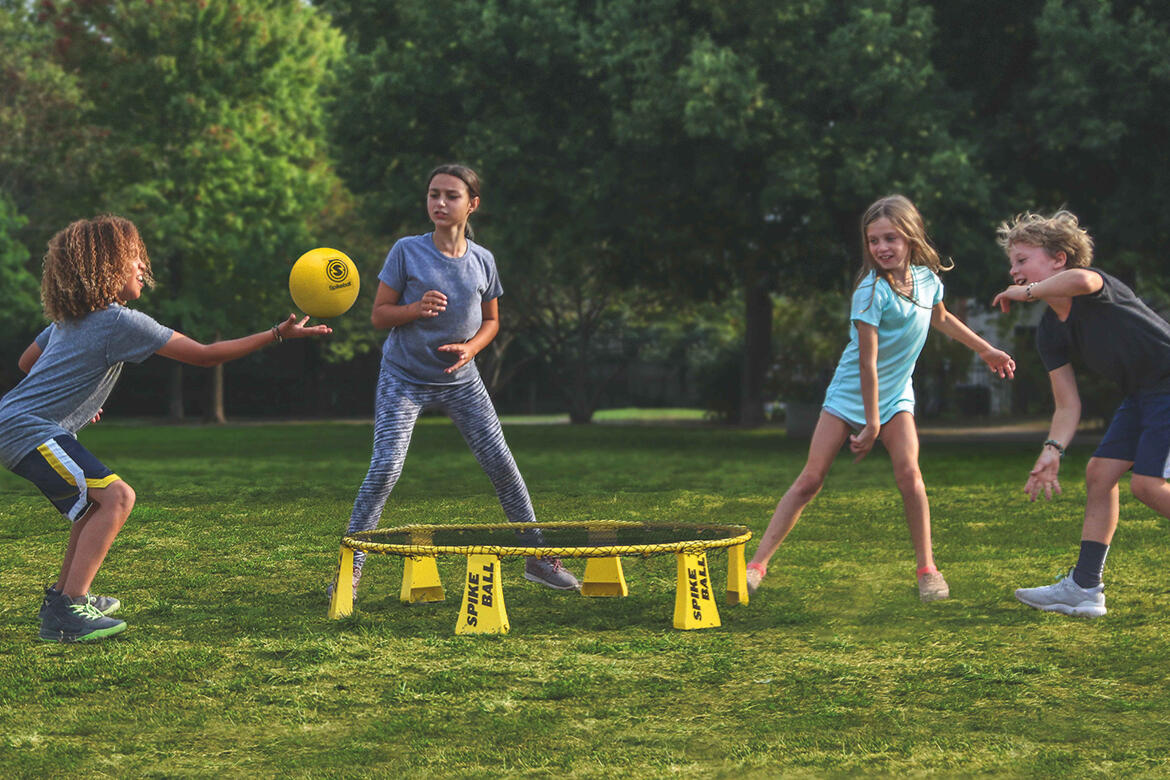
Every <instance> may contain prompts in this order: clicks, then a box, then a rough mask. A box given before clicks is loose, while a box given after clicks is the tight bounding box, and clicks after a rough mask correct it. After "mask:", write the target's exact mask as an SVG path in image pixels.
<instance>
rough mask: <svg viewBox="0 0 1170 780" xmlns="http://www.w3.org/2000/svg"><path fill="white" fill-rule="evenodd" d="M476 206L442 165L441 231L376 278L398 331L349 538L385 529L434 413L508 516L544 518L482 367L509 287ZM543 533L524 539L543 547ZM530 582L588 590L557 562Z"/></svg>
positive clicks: (434, 203) (462, 181)
mask: <svg viewBox="0 0 1170 780" xmlns="http://www.w3.org/2000/svg"><path fill="white" fill-rule="evenodd" d="M477 208H479V177H478V176H477V175H476V173H475V171H473V170H471V169H470V168H468V167H466V166H463V165H441V166H439V167H438V168H436V169H435V170H433V171H432V172H431V174H430V176H429V177H428V178H427V213H428V215H429V216H430V218H431V222H433V223H434V225H435V229H434V231H433V232H431V233H427V234H425V235H421V236H411V237H409V238H403V239H401V240H400V241H398V242H397V243H395V244H394V247H393V248H392V249H391V250H390V253H389V254H388V255H387V256H386V263H385V265H384V266H383V267H382V272H381V273H380V274H378V281H379V284H378V292H377V295H376V297H375V299H374V312H373V316H372V320H373V323H374V326H375V327H377V328H388V329H389V330H390V334H389V335H388V336H387V337H386V344H385V346H384V347H383V349H382V369H381V372H380V374H379V377H378V388H377V391H376V396H375V409H374V452H373V457H372V458H371V459H370V468H369V471H368V472H367V473H366V477H365V480H363V482H362V485H361V487H360V488H359V489H358V494H357V499H356V500H355V501H354V505H353V513H352V514H351V515H350V519H349V531H348V533H349V534H354V533H357V532H359V531H369V530H372V529H374V528H376V527H377V526H378V521H379V520H380V519H381V517H382V510H383V508H384V507H385V505H386V501H387V499H388V498H389V497H390V491H391V490H393V489H394V485H395V484H396V483H397V482H398V477H399V475H401V473H402V465H403V462H404V461H405V459H406V450H407V447H409V445H410V437H411V434H412V433H413V432H414V425H415V422H416V421H417V420H418V417H419V414H421V413H422V411H423V410H424V409H427V408H434V409H441V410H443V411H444V412H446V413H447V414H448V415H449V416H450V417H451V420H452V422H454V423H455V426H456V427H457V428H458V429H459V432H460V433H462V434H463V438H464V439H465V440H466V441H467V444H468V446H470V447H471V451H472V452H473V453H474V454H475V457H476V460H477V461H479V464H480V466H482V467H483V470H484V471H485V472H487V475H488V478H489V479H490V480H491V482H492V485H493V486H494V487H495V489H496V495H497V496H498V497H499V499H500V504H501V506H503V509H504V514H505V515H506V516H507V518H508V520H509V521H511V522H514V523H532V522H535V521H536V515H535V513H534V512H533V509H532V499H531V498H530V497H529V495H528V488H527V487H526V486H525V484H524V479H523V478H522V477H521V476H520V471H519V469H518V468H517V467H516V461H515V459H513V457H512V453H511V451H510V450H509V449H508V445H507V443H506V442H505V441H504V434H503V431H502V429H501V427H500V419H499V417H498V416H497V415H496V410H495V407H494V406H493V405H492V401H491V398H490V397H489V396H488V392H487V389H486V388H485V387H484V384H483V380H482V379H481V378H480V376H479V372H478V371H477V370H476V367H475V362H474V359H475V356H476V355H477V354H479V352H480V351H481V350H483V348H484V347H486V346H487V345H488V344H489V343H491V341H492V339H494V338H495V337H496V334H497V333H498V332H499V330H500V325H499V301H498V299H499V297H500V295H501V294H502V293H503V291H504V290H503V287H501V285H500V279H499V276H498V274H497V273H496V262H495V259H494V258H493V257H492V253H491V252H489V251H488V250H487V249H485V248H483V247H482V246H480V245H479V244H476V243H475V242H474V241H472V240H471V228H470V226H469V225H468V219H469V218H470V216H471V214H472V212H474V211H475V210H476V209H477ZM536 530H537V532H536V533H532V534H526V537H527V538H530V539H532V540H533V541H534V542H535V543H539V540H540V534H539V529H536ZM364 562H365V553H362V552H357V553H355V555H354V565H353V573H352V574H353V588H354V592H356V590H357V586H358V581H359V580H360V579H361V574H362V565H363V564H364ZM338 576H344V573H339V575H338ZM524 577H525V578H526V579H528V580H531V581H533V582H539V583H541V584H543V585H547V586H548V587H550V588H556V589H558V590H576V589H577V588H579V587H580V584H579V583H578V582H577V578H576V577H574V576H573V575H572V574H571V573H569V572H568V571H567V570H566V569H565V568H564V567H563V566H561V562H560V561H559V560H558V559H555V558H538V557H532V558H528V559H527V561H525V566H524ZM330 592H332V586H331V587H330Z"/></svg>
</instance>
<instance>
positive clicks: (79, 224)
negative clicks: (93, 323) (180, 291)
mask: <svg viewBox="0 0 1170 780" xmlns="http://www.w3.org/2000/svg"><path fill="white" fill-rule="evenodd" d="M135 257H137V258H138V259H140V260H142V263H143V264H144V265H145V266H146V270H145V272H144V274H143V280H144V282H145V283H146V284H148V285H151V286H153V285H154V277H153V275H152V274H151V271H150V258H149V257H147V255H146V246H145V244H143V243H142V237H141V236H139V235H138V228H136V227H134V223H133V222H131V221H130V220H128V219H125V218H124V217H117V216H114V215H112V214H103V215H102V216H99V217H94V218H93V219H79V220H77V221H76V222H74V223H72V224H70V225H69V227H67V228H65V229H63V230H61V231H59V232H58V233H57V234H56V235H55V236H53V237H52V238H51V239H50V240H49V249H48V251H47V252H46V253H45V260H44V270H43V272H42V274H41V305H42V306H43V307H44V310H45V316H46V317H48V318H49V319H50V320H52V321H53V322H61V321H63V320H68V319H77V318H79V317H84V316H85V315H86V314H89V313H90V312H91V311H97V310H98V309H104V308H105V307H106V306H108V305H110V304H111V303H124V301H121V300H119V298H118V295H119V293H121V291H122V288H123V287H125V285H126V270H127V267H128V265H129V263H130V261H132V260H133V259H134V258H135Z"/></svg>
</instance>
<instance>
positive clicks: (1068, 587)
mask: <svg viewBox="0 0 1170 780" xmlns="http://www.w3.org/2000/svg"><path fill="white" fill-rule="evenodd" d="M1016 598H1017V599H1019V600H1020V601H1022V602H1023V603H1025V604H1027V605H1028V606H1029V607H1035V608H1036V609H1042V610H1044V611H1045V612H1059V613H1061V614H1062V615H1073V616H1075V617H1101V616H1102V615H1104V614H1105V585H1104V584H1101V585H1098V586H1097V587H1095V588H1082V587H1081V586H1080V585H1077V583H1076V582H1075V581H1074V580H1073V578H1072V571H1071V570H1070V571H1069V573H1068V574H1066V575H1065V576H1064V577H1062V578H1061V579H1059V580H1057V581H1056V582H1055V583H1053V584H1052V585H1045V586H1043V587H1040V588H1017V589H1016Z"/></svg>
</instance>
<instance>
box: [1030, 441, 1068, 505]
mask: <svg viewBox="0 0 1170 780" xmlns="http://www.w3.org/2000/svg"><path fill="white" fill-rule="evenodd" d="M1058 471H1060V454H1059V453H1057V452H1056V451H1055V450H1053V449H1051V448H1049V447H1045V448H1044V451H1043V452H1041V453H1040V457H1038V458H1036V465H1035V466H1033V467H1032V471H1031V472H1030V473H1029V474H1028V481H1027V482H1026V483H1024V492H1025V493H1027V494H1028V497H1029V498H1031V499H1032V500H1033V501H1035V500H1036V499H1037V498H1039V497H1040V494H1041V493H1043V494H1044V497H1045V498H1046V499H1048V500H1050V501H1051V500H1052V495H1053V494H1054V493H1055V494H1056V495H1060V480H1059V479H1057V478H1056V474H1057V472H1058Z"/></svg>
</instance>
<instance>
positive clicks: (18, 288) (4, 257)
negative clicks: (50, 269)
mask: <svg viewBox="0 0 1170 780" xmlns="http://www.w3.org/2000/svg"><path fill="white" fill-rule="evenodd" d="M26 222H27V220H26V219H25V218H24V217H23V216H21V215H20V214H18V213H16V210H15V209H14V208H13V206H12V204H11V203H10V202H9V201H8V199H7V198H6V197H4V193H3V192H0V290H4V306H3V307H0V331H3V332H4V333H11V332H13V331H16V332H17V333H21V334H23V333H25V332H27V331H28V330H30V329H31V328H32V327H33V326H34V325H35V324H36V323H37V322H38V320H39V317H38V315H39V314H40V311H41V307H40V283H39V280H38V279H37V278H36V277H35V276H33V275H32V273H30V272H29V270H28V260H29V256H28V250H27V249H25V248H24V245H23V244H21V243H20V242H19V241H18V240H17V238H16V236H17V234H18V232H19V231H20V229H21V228H22V227H24V225H25V223H26Z"/></svg>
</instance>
